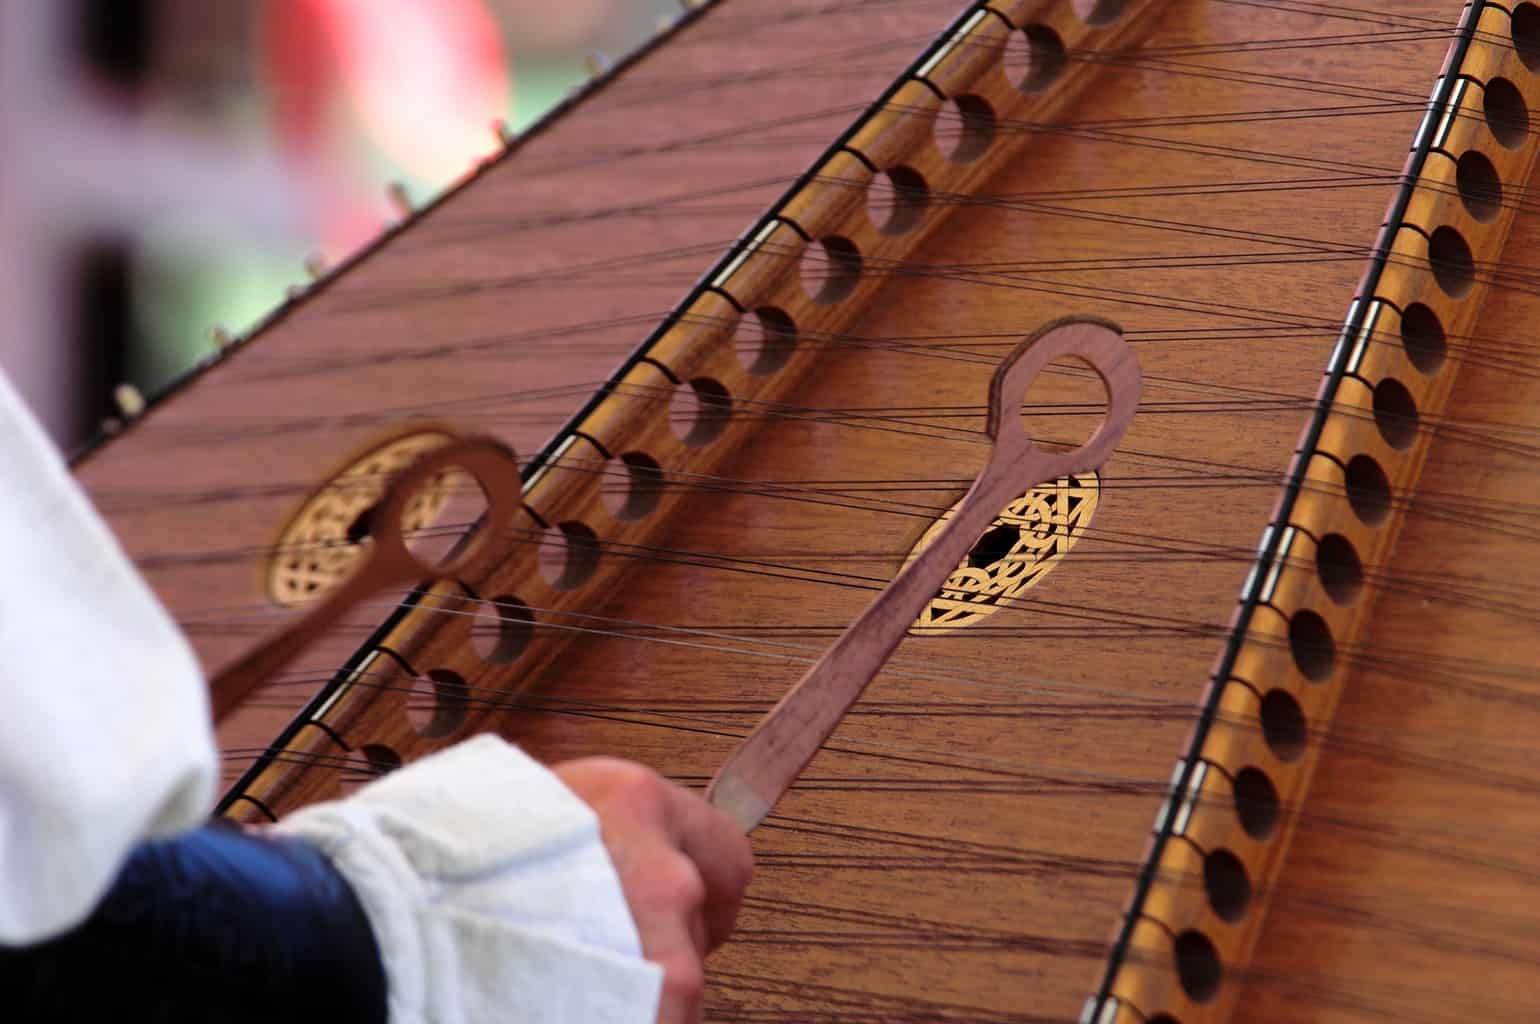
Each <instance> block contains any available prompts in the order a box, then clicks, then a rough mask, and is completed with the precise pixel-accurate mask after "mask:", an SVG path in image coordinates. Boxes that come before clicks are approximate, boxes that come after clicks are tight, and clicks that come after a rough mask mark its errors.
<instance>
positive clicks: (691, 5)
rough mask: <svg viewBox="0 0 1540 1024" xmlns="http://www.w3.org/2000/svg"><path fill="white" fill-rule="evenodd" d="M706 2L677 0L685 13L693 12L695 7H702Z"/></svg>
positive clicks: (702, 0) (701, 0) (703, 0)
mask: <svg viewBox="0 0 1540 1024" xmlns="http://www.w3.org/2000/svg"><path fill="white" fill-rule="evenodd" d="M705 4H706V0H679V6H680V7H683V8H684V9H685V10H687V11H693V10H695V9H696V8H697V7H704V6H705Z"/></svg>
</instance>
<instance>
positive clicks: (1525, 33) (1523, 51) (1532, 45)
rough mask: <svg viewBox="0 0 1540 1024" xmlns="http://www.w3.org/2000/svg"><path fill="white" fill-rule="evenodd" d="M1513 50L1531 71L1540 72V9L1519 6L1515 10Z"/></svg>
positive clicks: (1532, 6)
mask: <svg viewBox="0 0 1540 1024" xmlns="http://www.w3.org/2000/svg"><path fill="white" fill-rule="evenodd" d="M1512 29H1513V48H1514V49H1515V50H1517V51H1518V55H1519V60H1521V61H1523V62H1524V66H1525V67H1526V68H1528V69H1529V70H1531V71H1540V7H1536V6H1535V5H1534V4H1519V5H1518V6H1517V7H1515V8H1514V9H1513V23H1512Z"/></svg>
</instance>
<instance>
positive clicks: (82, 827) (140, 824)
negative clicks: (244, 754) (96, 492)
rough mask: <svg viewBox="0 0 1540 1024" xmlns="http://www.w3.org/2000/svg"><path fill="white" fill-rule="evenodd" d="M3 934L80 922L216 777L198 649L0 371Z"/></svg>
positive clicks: (203, 797)
mask: <svg viewBox="0 0 1540 1024" xmlns="http://www.w3.org/2000/svg"><path fill="white" fill-rule="evenodd" d="M0 574H3V582H0V709H3V710H0V945H24V944H28V943H33V942H37V941H40V940H42V939H46V938H48V937H50V936H53V935H55V934H57V933H59V932H62V931H64V930H66V929H68V928H69V927H71V926H73V925H75V924H77V923H79V922H80V921H81V920H83V919H84V918H85V916H86V915H87V914H88V913H89V911H90V909H91V908H92V907H93V906H94V905H95V903H96V902H97V900H98V899H100V898H101V896H102V895H103V893H104V892H105V891H106V889H107V886H108V885H109V884H111V882H112V879H113V878H114V876H115V875H116V873H117V871H118V868H119V867H120V865H121V864H122V862H123V859H124V858H125V857H126V856H127V854H128V851H129V849H130V848H131V847H132V846H133V844H134V843H135V842H137V841H139V840H140V839H143V838H145V837H147V836H152V835H159V834H166V833H170V832H174V831H179V830H181V829H184V828H189V827H192V826H194V825H196V824H198V823H199V822H200V821H201V820H202V819H203V817H204V816H205V815H206V814H207V813H208V807H209V802H210V800H211V798H212V794H213V787H214V778H215V753H214V739H213V733H212V729H211V726H210V722H209V708H208V695H207V692H206V690H205V684H204V682H203V677H202V674H201V672H200V670H199V668H198V663H197V660H196V658H195V657H194V655H193V653H192V651H191V650H190V649H189V647H188V646H187V643H186V641H185V640H184V639H183V638H182V636H181V634H180V633H179V632H178V631H177V628H176V626H175V625H174V624H173V623H172V621H171V619H170V617H169V616H168V615H167V614H166V612H165V610H164V609H162V608H161V606H160V605H159V603H157V601H156V600H155V597H154V595H153V594H152V593H151V592H150V590H149V588H148V587H147V586H146V585H145V584H144V582H143V581H142V580H141V579H140V578H139V576H138V574H137V573H136V572H135V571H134V568H133V566H132V565H130V564H129V561H128V559H127V558H126V557H125V556H124V554H123V552H122V551H121V550H120V549H119V548H118V545H117V542H116V541H115V540H114V538H113V536H112V534H111V532H110V531H109V530H108V529H107V526H106V524H104V523H103V522H102V521H101V519H100V518H99V517H98V516H97V514H96V511H95V509H93V508H92V507H91V504H90V502H89V501H88V500H87V499H86V497H85V495H84V494H83V493H82V492H81V491H80V489H79V487H78V486H77V485H76V484H75V482H74V480H73V479H72V478H71V477H70V474H69V470H68V469H67V468H66V466H65V465H64V462H63V460H62V459H61V458H60V457H59V455H58V453H57V452H56V451H55V449H54V447H53V445H52V443H51V442H50V441H49V440H48V438H47V436H46V435H45V434H44V433H43V431H42V428H41V427H39V426H38V424H37V422H36V421H35V420H34V419H33V418H32V416H31V414H30V413H29V412H28V411H27V409H26V407H25V406H24V405H23V404H22V401H21V398H20V397H19V396H18V395H17V394H16V392H15V390H14V389H13V388H12V386H11V384H10V381H9V380H7V379H6V377H5V375H4V374H3V373H0Z"/></svg>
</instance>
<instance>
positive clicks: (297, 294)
mask: <svg viewBox="0 0 1540 1024" xmlns="http://www.w3.org/2000/svg"><path fill="white" fill-rule="evenodd" d="M307 290H308V289H307V288H306V287H305V286H304V285H302V284H291V285H289V287H287V288H285V289H284V290H283V296H284V298H286V299H288V300H289V301H290V302H298V301H299V300H300V299H303V298H304V297H305V292H306V291H307Z"/></svg>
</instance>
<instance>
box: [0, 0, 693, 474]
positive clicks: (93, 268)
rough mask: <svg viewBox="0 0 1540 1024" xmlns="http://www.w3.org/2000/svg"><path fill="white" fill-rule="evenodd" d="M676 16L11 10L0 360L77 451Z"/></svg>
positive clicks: (113, 5)
mask: <svg viewBox="0 0 1540 1024" xmlns="http://www.w3.org/2000/svg"><path fill="white" fill-rule="evenodd" d="M680 13H681V0H0V130H3V131H4V140H3V142H0V146H3V147H4V148H3V150H0V316H4V318H5V319H4V320H3V321H0V365H3V366H4V367H5V369H6V371H7V372H8V373H9V375H10V376H11V377H12V379H13V380H15V381H16V383H17V385H18V386H19V387H20V388H21V390H22V391H23V394H24V395H25V396H26V397H27V398H28V400H29V401H30V402H31V403H32V404H33V406H34V408H36V409H37V411H38V412H39V414H40V415H41V416H42V417H43V418H44V420H45V422H46V424H47V425H48V427H49V430H50V432H51V433H52V434H53V435H54V437H55V439H56V440H57V441H58V442H59V443H60V444H61V445H62V446H63V447H65V448H66V449H74V448H76V447H78V446H79V445H80V444H81V443H82V442H83V441H84V440H85V439H87V438H89V437H91V436H92V435H94V434H95V433H96V432H97V431H98V429H99V428H100V427H101V424H102V422H103V420H104V419H109V420H110V418H111V417H113V416H115V415H120V414H121V413H122V411H123V407H124V406H125V404H126V405H127V407H128V411H130V412H131V411H132V410H133V407H134V405H135V402H136V400H137V399H138V398H140V397H152V396H154V395H156V394H158V393H159V392H161V391H163V390H164V389H165V388H166V387H167V386H168V385H169V384H170V383H171V382H172V381H173V380H174V379H175V378H176V377H177V376H178V375H180V374H181V373H184V372H185V371H186V370H187V369H188V368H190V367H192V366H193V365H195V364H196V363H198V362H199V361H201V360H203V359H206V358H208V357H209V355H210V353H211V352H212V351H213V348H214V345H215V340H214V339H215V337H216V335H217V334H218V333H219V332H218V331H216V328H219V329H221V330H222V331H223V332H228V333H229V334H230V335H233V336H240V335H242V334H244V333H246V332H247V331H248V330H249V329H250V328H251V327H252V326H253V325H254V324H255V323H257V322H259V321H260V320H261V319H262V318H263V317H264V316H265V315H266V314H268V313H269V312H270V311H271V310H272V309H273V308H274V307H275V306H277V305H278V304H280V303H281V302H282V301H283V299H284V296H285V294H286V293H287V292H288V291H289V289H291V288H293V287H296V286H300V285H302V284H303V283H304V282H305V281H306V280H307V279H308V278H307V269H306V268H307V263H308V264H309V265H310V267H311V268H312V269H321V268H323V267H326V266H334V265H335V264H336V263H338V262H340V261H341V260H343V259H345V258H347V257H348V256H349V255H350V254H352V253H354V252H356V251H357V250H358V249H359V248H360V247H361V246H363V245H366V244H368V243H369V242H370V241H371V240H373V239H375V238H377V237H378V236H379V234H380V232H381V231H382V230H383V229H384V227H385V225H386V224H388V223H389V222H390V221H392V220H394V219H399V218H400V216H401V215H402V209H401V201H402V199H407V200H409V202H410V203H412V204H413V205H421V204H423V203H425V202H427V201H429V200H431V199H432V198H433V197H434V196H435V195H437V194H439V193H440V192H442V191H443V190H444V189H446V188H448V187H450V186H451V185H452V184H453V183H454V182H455V181H457V180H458V179H460V178H461V177H463V176H464V175H465V174H466V173H467V172H468V171H470V170H471V169H472V168H473V167H474V166H475V164H476V163H478V162H479V161H480V160H482V159H484V158H485V157H487V156H489V155H491V154H493V153H495V152H496V151H498V150H499V149H500V148H502V143H501V142H500V141H499V129H498V128H497V127H496V126H498V125H499V123H501V129H500V130H501V133H502V136H503V138H505V139H506V138H511V137H512V136H514V135H516V134H517V133H518V132H520V131H522V130H524V129H525V128H526V127H527V126H529V125H530V124H531V123H532V122H534V121H535V120H537V119H538V118H539V117H541V116H542V115H543V114H544V113H545V112H547V111H548V110H549V109H550V108H551V107H552V106H554V105H555V104H557V103H558V102H560V101H561V100H562V99H563V98H564V97H566V96H567V95H568V93H569V92H570V91H571V90H573V89H574V88H575V87H577V86H579V85H580V84H581V83H583V82H584V81H586V80H587V79H589V78H590V77H592V75H593V74H594V73H595V72H596V71H598V70H601V69H602V68H603V67H604V66H605V65H606V63H607V61H608V57H606V56H605V55H611V56H613V57H621V56H624V55H625V54H626V53H628V52H630V51H631V50H633V49H635V48H636V47H638V46H640V45H642V44H643V43H645V42H646V41H647V39H649V38H650V37H651V36H653V35H655V34H656V33H657V32H658V31H659V30H660V29H661V28H662V27H664V26H666V25H667V24H668V23H670V22H672V21H673V20H674V19H675V18H677V17H678V16H679V15H680ZM393 195H394V198H393ZM125 383H127V384H129V385H130V387H129V388H128V389H124V387H123V385H124V384H125ZM109 426H110V424H109Z"/></svg>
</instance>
